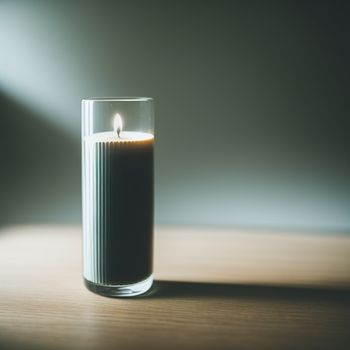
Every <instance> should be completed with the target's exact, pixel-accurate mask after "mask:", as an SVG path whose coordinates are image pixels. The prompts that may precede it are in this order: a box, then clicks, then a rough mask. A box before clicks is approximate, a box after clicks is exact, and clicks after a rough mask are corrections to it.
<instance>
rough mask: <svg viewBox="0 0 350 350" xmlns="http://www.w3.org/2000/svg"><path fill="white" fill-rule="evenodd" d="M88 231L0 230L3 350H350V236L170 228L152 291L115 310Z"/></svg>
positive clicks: (160, 234) (159, 243)
mask: <svg viewBox="0 0 350 350" xmlns="http://www.w3.org/2000/svg"><path fill="white" fill-rule="evenodd" d="M80 231H81V229H80V228H79V227H68V226H17V227H8V228H3V229H1V230H0V349H4V350H7V349H46V350H49V349H101V350H102V349H112V348H113V349H141V348H142V349H300V348H305V349H346V348H347V349H350V341H349V339H350V336H349V333H350V294H349V290H350V236H346V235H343V236H341V235H326V234H322V235H318V234H315V233H311V234H308V235H304V234H301V233H298V232H275V233H273V232H263V231H260V232H253V231H243V230H241V231H239V230H229V229H225V230H224V229H220V230H219V229H209V228H203V229H200V228H197V229H193V228H191V229H189V228H176V227H175V228H165V227H163V228H161V227H159V228H157V230H156V239H155V277H156V283H155V286H154V288H153V289H152V291H151V292H150V293H149V294H148V295H146V296H143V297H139V298H135V299H111V298H105V297H101V296H98V295H95V294H93V293H91V292H89V291H88V290H86V289H85V287H84V286H83V283H82V277H81V236H80Z"/></svg>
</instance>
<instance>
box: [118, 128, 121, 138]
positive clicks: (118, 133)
mask: <svg viewBox="0 0 350 350" xmlns="http://www.w3.org/2000/svg"><path fill="white" fill-rule="evenodd" d="M117 135H118V138H120V128H118V129H117Z"/></svg>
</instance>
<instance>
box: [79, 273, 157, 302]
mask: <svg viewBox="0 0 350 350" xmlns="http://www.w3.org/2000/svg"><path fill="white" fill-rule="evenodd" d="M84 283H85V286H86V288H87V289H89V290H90V291H91V292H94V293H96V294H100V295H104V296H106V297H114V298H125V297H135V296H136V295H140V294H143V293H146V292H147V291H148V290H149V289H150V288H151V287H152V284H153V276H152V275H151V276H149V277H148V278H146V279H145V280H143V281H141V282H137V283H133V284H114V285H112V284H107V285H104V284H97V283H94V282H91V281H89V280H87V279H86V278H84Z"/></svg>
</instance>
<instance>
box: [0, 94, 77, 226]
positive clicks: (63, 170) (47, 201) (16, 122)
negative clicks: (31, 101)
mask: <svg viewBox="0 0 350 350" xmlns="http://www.w3.org/2000/svg"><path fill="white" fill-rule="evenodd" d="M0 106H1V109H0V115H1V118H0V162H1V172H0V193H1V196H0V225H6V224H11V223H22V222H26V223H28V222H29V223H30V222H37V221H40V222H60V221H65V222H67V221H72V222H76V221H77V218H79V213H78V212H77V210H79V209H78V208H80V205H79V201H80V193H81V189H80V188H81V181H80V164H81V161H80V143H79V140H73V139H72V138H71V137H69V136H67V135H65V134H64V133H63V132H62V131H60V130H58V129H57V128H55V127H54V126H53V125H51V124H50V123H48V122H45V121H43V118H39V117H38V116H37V115H36V114H35V113H34V112H33V111H31V110H28V109H27V108H25V107H23V106H21V105H20V104H17V103H16V101H14V100H12V99H11V98H9V97H7V96H4V95H3V94H0Z"/></svg>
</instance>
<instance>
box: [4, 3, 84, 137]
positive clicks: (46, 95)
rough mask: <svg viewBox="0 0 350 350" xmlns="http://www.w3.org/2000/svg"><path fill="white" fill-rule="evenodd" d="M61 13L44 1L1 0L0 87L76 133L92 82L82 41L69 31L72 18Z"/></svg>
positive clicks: (7, 93)
mask: <svg viewBox="0 0 350 350" xmlns="http://www.w3.org/2000/svg"><path fill="white" fill-rule="evenodd" d="M61 18H62V14H61V13H58V14H57V15H56V14H55V8H54V6H51V7H50V6H45V4H43V3H41V2H40V3H39V2H16V1H14V2H10V1H9V2H6V1H5V2H2V3H1V4H0V43H1V54H0V92H1V93H3V94H6V95H8V96H9V97H12V98H14V99H15V100H16V101H18V102H20V103H22V104H24V105H26V106H28V107H29V108H31V109H32V110H33V111H36V112H37V113H38V115H40V116H43V117H44V118H45V119H46V120H49V121H51V122H52V123H53V124H54V125H56V126H57V127H60V128H62V129H64V130H65V131H66V132H68V133H70V134H72V135H78V134H79V132H80V99H81V98H82V97H84V94H85V93H86V94H87V95H88V94H89V88H88V86H91V84H90V85H89V84H88V83H87V82H86V81H84V76H85V73H84V71H85V68H86V65H85V64H84V62H85V61H84V59H81V54H80V53H79V43H78V42H74V40H73V39H72V38H71V37H70V35H69V26H70V25H71V23H73V22H74V21H73V20H72V21H71V22H70V23H68V24H67V23H62V21H61ZM65 24H66V26H65ZM79 54H80V56H79Z"/></svg>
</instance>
